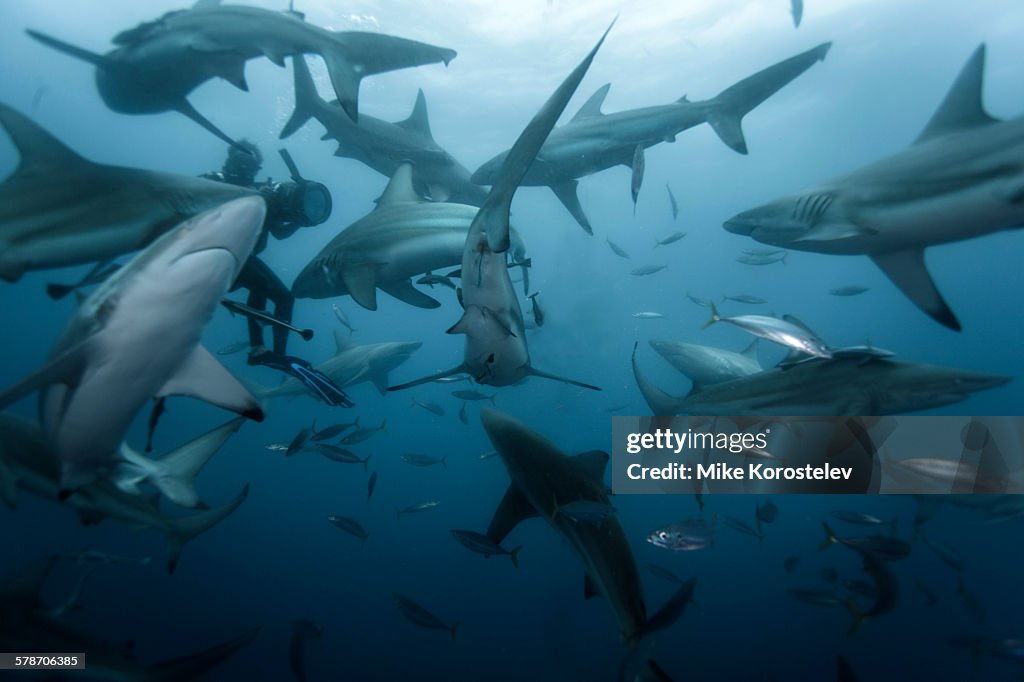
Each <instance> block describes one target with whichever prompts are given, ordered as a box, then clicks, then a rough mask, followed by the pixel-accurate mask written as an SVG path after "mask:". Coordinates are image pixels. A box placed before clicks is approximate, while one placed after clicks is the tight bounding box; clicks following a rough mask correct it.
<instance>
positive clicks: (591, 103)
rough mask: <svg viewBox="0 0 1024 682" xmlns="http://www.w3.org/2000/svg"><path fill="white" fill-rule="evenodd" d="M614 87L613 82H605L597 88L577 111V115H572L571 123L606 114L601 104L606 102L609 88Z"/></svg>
mask: <svg viewBox="0 0 1024 682" xmlns="http://www.w3.org/2000/svg"><path fill="white" fill-rule="evenodd" d="M611 87H612V84H611V83H605V84H604V85H602V86H601V87H599V88H598V89H597V91H596V92H595V93H594V94H593V95H591V96H590V99H588V100H587V101H586V102H584V103H583V106H582V107H580V110H579V111H577V112H576V115H575V116H573V117H572V121H570V123H574V122H576V121H577V120H579V119H582V118H591V117H594V116H604V113H603V112H602V111H601V106H602V105H603V104H604V98H605V97H607V96H608V90H610V89H611Z"/></svg>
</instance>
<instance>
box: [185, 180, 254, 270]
mask: <svg viewBox="0 0 1024 682" xmlns="http://www.w3.org/2000/svg"><path fill="white" fill-rule="evenodd" d="M266 214H267V205H266V202H264V201H263V198H262V197H255V196H254V197H243V198H241V199H235V200H233V201H229V202H227V203H226V204H222V205H220V206H217V207H216V208H212V209H210V210H209V211H206V212H205V213H201V214H199V215H198V216H196V217H195V218H193V219H192V221H191V225H190V226H189V227H188V229H186V230H185V231H184V232H183V236H184V239H185V241H184V242H182V249H181V252H180V254H181V255H187V254H192V253H199V252H200V251H211V250H215V249H216V250H223V251H227V252H229V253H230V254H231V255H232V256H233V257H234V259H235V263H236V266H235V268H236V273H237V271H238V270H240V269H241V267H242V264H243V263H245V261H246V260H247V259H248V258H249V255H250V254H251V253H252V250H253V247H255V246H256V240H257V239H258V238H259V235H260V231H261V230H262V229H263V219H264V218H265V217H266Z"/></svg>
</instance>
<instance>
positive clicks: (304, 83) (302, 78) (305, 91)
mask: <svg viewBox="0 0 1024 682" xmlns="http://www.w3.org/2000/svg"><path fill="white" fill-rule="evenodd" d="M292 71H293V72H294V74H295V111H294V112H292V116H291V118H289V119H288V122H287V123H285V124H284V128H282V129H281V134H280V135H279V136H278V137H280V139H282V140H283V139H284V138H286V137H289V136H290V135H292V134H293V133H294V132H295V131H296V130H298V129H299V128H301V127H302V126H304V125H306V121H308V120H309V119H310V118H313V116H314V115H315V113H314V112H315V111H316V105H317V103H318V102H317V100H318V99H319V98H320V96H319V95H318V94H317V92H316V83H314V82H313V75H312V74H311V73H310V72H309V65H307V64H306V58H305V57H303V56H302V55H301V54H297V55H295V56H294V57H292Z"/></svg>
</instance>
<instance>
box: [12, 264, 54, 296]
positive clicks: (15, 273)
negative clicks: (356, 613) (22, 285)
mask: <svg viewBox="0 0 1024 682" xmlns="http://www.w3.org/2000/svg"><path fill="white" fill-rule="evenodd" d="M24 274H25V266H24V264H22V263H15V262H11V261H7V262H6V263H5V262H3V261H0V279H2V280H4V281H5V282H17V281H18V280H19V279H21V276H22V275H24ZM47 291H49V287H47ZM51 298H53V297H52V296H51Z"/></svg>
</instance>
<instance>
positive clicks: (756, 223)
mask: <svg viewBox="0 0 1024 682" xmlns="http://www.w3.org/2000/svg"><path fill="white" fill-rule="evenodd" d="M723 227H724V228H725V229H726V230H727V231H728V232H732V233H733V234H740V235H743V236H746V237H753V238H754V239H756V240H757V241H759V242H763V243H765V244H785V243H788V242H792V241H795V240H797V239H799V238H800V237H803V236H804V235H806V234H807V232H808V230H810V229H811V226H810V225H808V224H807V223H805V222H801V221H799V220H794V219H792V218H791V217H789V216H784V215H780V214H779V213H777V212H774V211H765V210H763V209H754V210H751V211H746V212H744V213H740V214H738V215H735V216H733V217H732V218H730V219H729V220H727V221H725V223H724V224H723Z"/></svg>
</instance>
